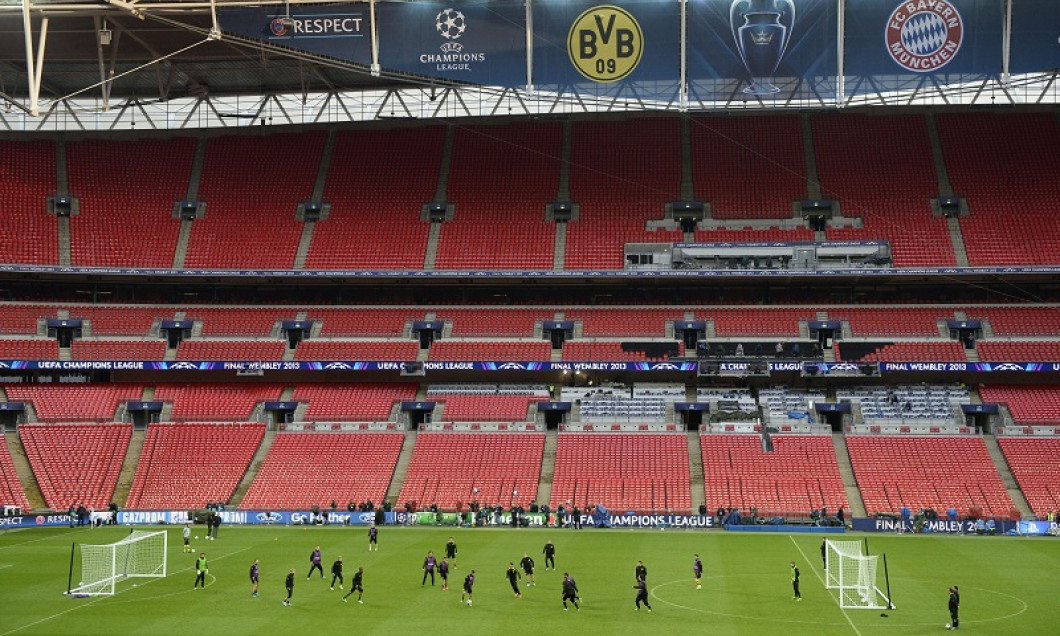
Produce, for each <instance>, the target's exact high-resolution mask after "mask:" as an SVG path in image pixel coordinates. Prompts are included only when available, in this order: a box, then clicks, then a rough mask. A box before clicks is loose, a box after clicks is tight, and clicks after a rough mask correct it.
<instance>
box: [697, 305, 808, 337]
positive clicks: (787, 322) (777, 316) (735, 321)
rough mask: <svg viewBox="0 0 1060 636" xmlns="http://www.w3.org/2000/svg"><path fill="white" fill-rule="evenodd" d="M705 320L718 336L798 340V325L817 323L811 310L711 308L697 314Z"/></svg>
mask: <svg viewBox="0 0 1060 636" xmlns="http://www.w3.org/2000/svg"><path fill="white" fill-rule="evenodd" d="M701 313H702V314H703V315H704V317H705V319H706V320H713V321H714V328H715V330H716V331H717V334H718V336H723V337H724V336H782V337H789V336H790V337H798V335H799V322H800V321H803V320H816V319H817V318H816V315H817V313H816V311H815V310H813V309H810V308H805V309H786V308H779V309H777V308H768V307H755V308H754V309H751V308H746V309H743V308H740V309H730V308H710V309H707V310H705V311H702V312H698V311H697V312H696V314H697V317H698V316H699V315H700V314H701Z"/></svg>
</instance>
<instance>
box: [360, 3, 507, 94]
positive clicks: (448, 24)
mask: <svg viewBox="0 0 1060 636" xmlns="http://www.w3.org/2000/svg"><path fill="white" fill-rule="evenodd" d="M375 11H376V33H377V34H378V36H379V66H381V67H382V68H383V69H384V70H393V71H402V72H405V73H415V74H417V75H426V76H429V77H440V78H445V79H448V80H456V81H460V82H470V83H473V84H482V85H487V86H504V87H516V86H525V85H526V9H525V8H524V6H523V4H522V2H521V1H520V0H489V1H488V2H487V0H471V1H467V0H458V1H457V2H449V1H446V2H379V3H376V5H375Z"/></svg>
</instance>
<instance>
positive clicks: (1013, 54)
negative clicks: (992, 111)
mask: <svg viewBox="0 0 1060 636" xmlns="http://www.w3.org/2000/svg"><path fill="white" fill-rule="evenodd" d="M1055 69H1060V2H1057V1H1056V0H1018V1H1017V2H1013V3H1012V37H1011V39H1010V44H1009V72H1011V73H1013V74H1019V73H1039V72H1042V71H1051V70H1055Z"/></svg>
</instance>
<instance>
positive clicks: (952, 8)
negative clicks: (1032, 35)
mask: <svg viewBox="0 0 1060 636" xmlns="http://www.w3.org/2000/svg"><path fill="white" fill-rule="evenodd" d="M1004 4H1005V0H859V1H858V2H847V4H846V21H845V23H844V28H845V37H844V40H843V46H844V64H845V73H844V89H843V92H844V93H845V94H846V95H862V94H866V93H882V92H890V91H907V90H914V89H917V88H922V87H927V88H931V87H933V86H936V85H937V86H945V85H950V84H959V83H963V82H974V81H982V80H984V79H987V78H989V77H995V76H1000V74H1001V60H1002V34H1003V28H1002V25H1003V24H1004V19H1003V18H1004Z"/></svg>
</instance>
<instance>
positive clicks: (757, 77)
mask: <svg viewBox="0 0 1060 636" xmlns="http://www.w3.org/2000/svg"><path fill="white" fill-rule="evenodd" d="M729 26H730V27H731V28H732V37H733V40H735V41H736V50H737V51H739V53H740V59H741V60H743V65H744V67H745V68H746V69H747V72H748V73H749V74H750V75H751V83H750V85H748V86H747V87H746V88H744V89H743V92H744V93H745V94H747V95H774V94H776V93H779V92H780V88H778V87H777V86H775V85H774V84H773V83H772V82H770V81H769V79H767V78H772V77H773V74H774V73H776V70H777V67H778V66H780V60H782V59H783V58H784V53H785V51H787V48H788V42H790V41H791V33H792V29H793V28H794V26H795V4H794V3H793V2H792V0H733V1H732V6H730V7H729Z"/></svg>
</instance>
